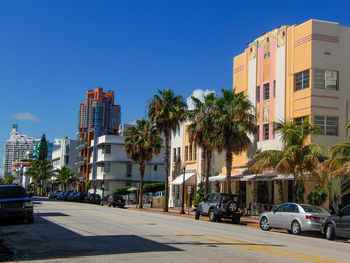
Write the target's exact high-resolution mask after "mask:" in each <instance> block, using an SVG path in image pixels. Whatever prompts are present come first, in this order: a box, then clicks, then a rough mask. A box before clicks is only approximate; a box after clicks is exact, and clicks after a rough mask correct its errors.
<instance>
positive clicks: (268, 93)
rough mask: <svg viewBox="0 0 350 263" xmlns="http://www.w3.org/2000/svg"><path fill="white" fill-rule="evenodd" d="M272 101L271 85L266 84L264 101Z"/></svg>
mask: <svg viewBox="0 0 350 263" xmlns="http://www.w3.org/2000/svg"><path fill="white" fill-rule="evenodd" d="M268 99H270V83H265V84H264V100H268Z"/></svg>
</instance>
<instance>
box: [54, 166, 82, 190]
mask: <svg viewBox="0 0 350 263" xmlns="http://www.w3.org/2000/svg"><path fill="white" fill-rule="evenodd" d="M55 173H56V182H58V183H59V184H60V185H61V186H62V189H64V190H65V191H66V190H67V187H68V189H69V186H70V185H71V184H74V183H76V182H77V181H78V178H77V177H76V175H75V173H74V172H72V170H71V168H70V167H68V166H63V167H62V168H61V169H58V170H56V171H55Z"/></svg>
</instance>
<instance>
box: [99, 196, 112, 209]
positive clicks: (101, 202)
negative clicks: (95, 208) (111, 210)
mask: <svg viewBox="0 0 350 263" xmlns="http://www.w3.org/2000/svg"><path fill="white" fill-rule="evenodd" d="M110 195H111V194H109V195H106V196H104V197H103V198H102V199H101V201H100V205H101V206H104V205H108V198H109V196H110Z"/></svg>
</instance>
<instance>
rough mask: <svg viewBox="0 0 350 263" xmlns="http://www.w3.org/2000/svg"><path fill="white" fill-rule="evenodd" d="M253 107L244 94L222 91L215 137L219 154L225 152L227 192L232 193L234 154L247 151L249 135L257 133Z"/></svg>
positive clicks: (218, 102) (217, 107)
mask: <svg viewBox="0 0 350 263" xmlns="http://www.w3.org/2000/svg"><path fill="white" fill-rule="evenodd" d="M252 112H253V105H252V104H251V102H250V101H249V100H248V98H247V97H246V96H245V95H244V94H243V93H238V94H236V91H235V89H234V90H225V89H223V90H222V97H220V98H219V99H218V100H217V102H216V117H215V125H214V127H215V132H216V134H215V136H216V148H217V150H218V152H220V153H221V152H225V161H226V192H227V193H231V170H232V158H233V154H239V153H241V152H243V151H244V150H246V149H247V148H248V146H249V145H250V143H251V141H250V139H249V137H248V133H255V132H256V129H257V127H256V124H255V116H254V115H253V114H252Z"/></svg>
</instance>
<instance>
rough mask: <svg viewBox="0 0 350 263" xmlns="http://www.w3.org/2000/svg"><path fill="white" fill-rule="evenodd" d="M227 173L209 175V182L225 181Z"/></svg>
mask: <svg viewBox="0 0 350 263" xmlns="http://www.w3.org/2000/svg"><path fill="white" fill-rule="evenodd" d="M225 178H226V175H223V174H220V175H215V176H210V177H209V182H223V181H225Z"/></svg>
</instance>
